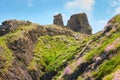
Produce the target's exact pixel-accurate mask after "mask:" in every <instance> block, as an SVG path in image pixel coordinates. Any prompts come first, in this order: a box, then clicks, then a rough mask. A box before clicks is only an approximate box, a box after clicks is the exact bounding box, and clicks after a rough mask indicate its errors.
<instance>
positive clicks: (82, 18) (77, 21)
mask: <svg viewBox="0 0 120 80" xmlns="http://www.w3.org/2000/svg"><path fill="white" fill-rule="evenodd" d="M67 27H69V28H70V29H72V30H73V31H76V32H80V33H85V34H89V35H91V34H92V28H91V26H90V25H89V22H88V19H87V15H86V14H85V13H79V14H74V15H72V16H71V17H70V20H68V23H67Z"/></svg>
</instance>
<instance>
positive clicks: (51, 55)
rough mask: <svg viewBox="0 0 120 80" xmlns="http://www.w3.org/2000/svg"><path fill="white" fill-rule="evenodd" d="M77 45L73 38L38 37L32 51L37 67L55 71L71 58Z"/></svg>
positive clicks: (58, 36) (60, 36) (63, 36)
mask: <svg viewBox="0 0 120 80" xmlns="http://www.w3.org/2000/svg"><path fill="white" fill-rule="evenodd" d="M78 43H79V42H78V41H76V40H75V39H74V38H73V37H71V36H65V35H57V36H53V37H51V36H48V35H47V36H43V37H40V38H39V41H38V43H37V44H36V46H35V50H34V52H35V54H34V55H35V59H36V61H38V64H39V65H41V64H42V65H43V66H44V67H46V70H48V71H51V70H56V69H57V68H58V67H60V66H61V65H62V64H63V63H64V62H66V61H67V60H68V59H71V58H72V57H73V55H74V54H75V53H74V51H75V50H76V48H78V46H79V45H78Z"/></svg>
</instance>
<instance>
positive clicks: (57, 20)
mask: <svg viewBox="0 0 120 80" xmlns="http://www.w3.org/2000/svg"><path fill="white" fill-rule="evenodd" d="M53 24H55V25H59V26H64V24H63V19H62V15H61V14H57V15H55V16H54V21H53Z"/></svg>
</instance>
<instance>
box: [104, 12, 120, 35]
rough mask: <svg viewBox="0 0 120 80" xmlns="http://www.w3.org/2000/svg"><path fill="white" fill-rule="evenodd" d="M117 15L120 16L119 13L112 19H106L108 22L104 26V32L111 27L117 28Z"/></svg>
mask: <svg viewBox="0 0 120 80" xmlns="http://www.w3.org/2000/svg"><path fill="white" fill-rule="evenodd" d="M118 17H120V14H118V15H116V16H114V17H113V18H112V19H110V20H109V21H108V23H107V24H106V26H105V27H104V31H103V33H104V34H105V33H108V32H109V31H110V30H112V29H117V28H118V27H117V26H119V24H120V22H119V19H117V18H118Z"/></svg>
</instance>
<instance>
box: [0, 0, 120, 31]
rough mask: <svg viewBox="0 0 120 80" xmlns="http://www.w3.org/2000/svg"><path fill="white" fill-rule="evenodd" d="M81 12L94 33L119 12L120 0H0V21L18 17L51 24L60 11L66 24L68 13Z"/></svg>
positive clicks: (42, 23)
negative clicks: (85, 15)
mask: <svg viewBox="0 0 120 80" xmlns="http://www.w3.org/2000/svg"><path fill="white" fill-rule="evenodd" d="M82 12H85V13H87V16H88V19H89V22H90V25H91V26H92V28H93V33H96V32H98V31H100V30H103V28H104V26H105V24H106V23H107V21H108V20H109V19H110V18H112V17H113V16H114V15H116V14H118V13H120V0H0V23H1V22H3V21H4V20H10V19H18V20H30V21H32V22H34V23H39V24H41V25H44V24H52V23H53V15H55V14H58V13H62V15H63V19H64V22H65V24H66V22H67V20H68V19H69V17H70V15H72V14H76V13H82Z"/></svg>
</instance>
